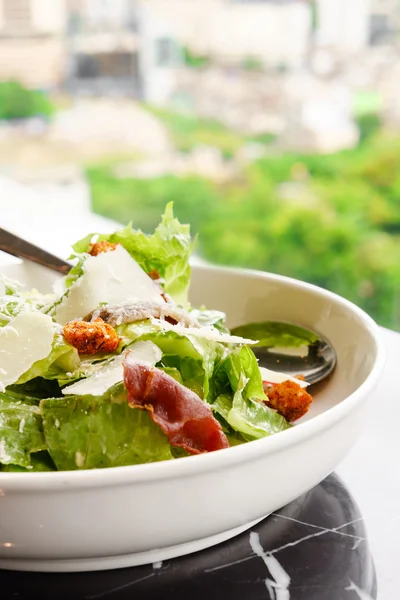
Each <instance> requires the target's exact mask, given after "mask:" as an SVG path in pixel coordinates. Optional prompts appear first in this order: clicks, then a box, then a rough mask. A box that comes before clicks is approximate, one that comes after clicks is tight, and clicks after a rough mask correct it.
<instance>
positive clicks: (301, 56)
mask: <svg viewBox="0 0 400 600" xmlns="http://www.w3.org/2000/svg"><path fill="white" fill-rule="evenodd" d="M399 32H400V0H314V1H312V0H310V1H308V0H0V225H2V226H3V227H6V228H7V227H8V228H10V229H12V230H16V231H17V232H18V233H20V234H23V235H26V236H27V237H31V238H32V237H35V235H36V241H42V242H43V245H44V246H46V245H47V246H48V247H49V249H52V250H53V252H55V253H56V252H58V253H59V254H64V253H67V250H66V249H65V248H66V245H65V244H66V241H68V243H70V242H72V241H74V237H76V236H77V235H78V237H79V235H83V234H85V233H87V232H88V231H90V230H94V231H96V229H97V230H102V231H104V230H110V229H113V228H114V227H115V222H117V223H119V224H127V223H128V222H130V221H132V223H133V225H134V226H135V227H139V228H141V229H143V230H145V231H151V230H152V229H153V228H154V227H155V225H156V224H157V223H158V222H159V219H160V215H161V213H162V212H163V209H164V207H165V204H166V203H167V202H169V201H171V200H173V201H174V208H175V212H176V214H177V216H178V217H179V218H180V219H181V220H183V221H186V222H190V223H191V224H192V229H193V232H194V233H198V234H199V241H198V244H197V249H196V252H197V255H198V257H199V259H201V260H204V261H208V262H213V263H219V264H224V265H238V266H243V267H252V268H256V269H262V270H267V271H272V272H276V273H280V274H284V275H289V276H292V277H296V278H300V279H303V280H306V281H309V282H312V283H316V284H318V285H320V286H322V287H325V288H327V289H330V290H332V291H335V292H337V293H339V294H341V295H343V296H345V297H346V298H348V299H350V300H352V301H353V302H355V303H356V304H358V305H359V306H361V307H362V308H364V309H365V310H366V311H367V312H368V313H369V314H371V315H372V316H373V317H374V318H375V319H376V320H377V321H378V322H379V323H380V324H381V325H385V326H388V327H391V328H393V329H396V330H400V294H399V290H400V100H399V96H400V34H399ZM38 233H40V237H41V238H42V239H41V240H40V239H38ZM68 236H69V237H68ZM71 236H72V237H71Z"/></svg>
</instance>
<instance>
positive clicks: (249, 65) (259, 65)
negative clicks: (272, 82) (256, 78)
mask: <svg viewBox="0 0 400 600" xmlns="http://www.w3.org/2000/svg"><path fill="white" fill-rule="evenodd" d="M263 66H264V65H263V62H262V60H261V59H259V58H258V57H257V56H246V58H245V59H244V60H243V69H245V70H246V71H262V69H263Z"/></svg>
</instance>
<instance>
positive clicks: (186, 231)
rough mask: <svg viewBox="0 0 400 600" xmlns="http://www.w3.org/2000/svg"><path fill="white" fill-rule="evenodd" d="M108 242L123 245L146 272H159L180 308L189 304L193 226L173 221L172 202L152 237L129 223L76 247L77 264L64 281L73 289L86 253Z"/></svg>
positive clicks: (80, 241) (74, 247) (165, 288)
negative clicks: (119, 229) (97, 242)
mask: <svg viewBox="0 0 400 600" xmlns="http://www.w3.org/2000/svg"><path fill="white" fill-rule="evenodd" d="M95 236H96V240H97V241H107V242H111V243H114V244H121V245H122V246H123V247H124V248H125V250H127V251H128V252H129V254H130V255H131V256H132V257H133V258H134V259H135V260H136V261H137V263H138V264H139V265H140V266H141V267H142V269H143V270H144V271H146V273H150V272H151V271H157V273H158V274H159V276H160V278H161V281H162V282H163V283H162V285H163V288H164V291H165V292H166V293H167V294H169V296H171V298H172V299H173V300H174V301H175V302H176V303H177V304H180V305H183V306H185V305H187V297H188V289H189V282H190V265H189V258H190V254H191V252H192V248H193V243H192V240H191V237H190V226H189V225H182V224H181V223H180V222H179V221H178V219H175V218H174V214H173V208H172V203H169V204H167V206H166V209H165V213H164V215H163V217H162V221H161V223H160V224H159V225H158V227H157V228H156V230H155V232H154V233H153V234H152V235H146V234H145V233H143V232H142V231H140V230H135V229H133V228H132V225H131V224H129V225H128V226H127V227H125V229H123V230H121V231H116V232H115V233H111V234H100V235H96V234H94V233H91V234H89V235H87V236H85V237H84V238H83V239H81V240H79V241H78V242H77V243H76V244H74V246H73V249H74V251H75V255H73V257H72V258H77V259H78V263H77V265H76V266H75V267H73V269H72V270H71V271H70V273H69V275H68V276H67V279H66V281H65V284H66V287H70V286H71V285H72V284H73V283H74V282H75V281H76V280H77V279H78V278H79V277H80V275H81V274H82V272H83V266H84V259H85V253H87V252H88V251H89V246H90V243H91V241H92V240H93V239H94V237H95Z"/></svg>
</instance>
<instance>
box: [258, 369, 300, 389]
mask: <svg viewBox="0 0 400 600" xmlns="http://www.w3.org/2000/svg"><path fill="white" fill-rule="evenodd" d="M259 369H260V373H261V379H262V380H263V381H267V382H268V383H283V382H284V381H294V382H295V383H297V384H298V385H299V386H300V387H302V388H305V387H307V386H308V383H307V382H306V381H302V380H301V379H296V377H291V376H290V375H288V374H287V373H279V372H278V371H270V370H269V369H266V368H265V367H259Z"/></svg>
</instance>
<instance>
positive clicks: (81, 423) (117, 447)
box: [40, 384, 173, 470]
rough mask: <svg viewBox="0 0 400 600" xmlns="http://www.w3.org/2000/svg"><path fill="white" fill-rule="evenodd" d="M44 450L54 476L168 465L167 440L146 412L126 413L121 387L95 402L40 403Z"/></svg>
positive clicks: (74, 399) (86, 399) (76, 399)
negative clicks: (56, 473)
mask: <svg viewBox="0 0 400 600" xmlns="http://www.w3.org/2000/svg"><path fill="white" fill-rule="evenodd" d="M40 411H41V414H42V417H43V430H44V435H45V440H46V443H47V446H48V450H49V453H50V456H51V458H52V460H53V461H54V464H55V465H56V467H57V469H59V470H75V469H97V468H104V467H117V466H123V465H133V464H140V463H148V462H155V461H160V460H170V459H172V458H173V455H172V453H171V447H170V444H169V442H168V438H167V436H166V435H165V434H164V433H163V432H162V430H161V429H160V427H158V426H157V425H156V424H155V423H154V422H153V421H152V420H151V417H150V415H149V413H148V412H147V411H142V410H139V409H135V408H130V407H129V405H128V402H127V395H126V390H125V388H124V386H123V384H118V385H116V386H114V387H113V388H111V389H110V390H108V391H107V393H106V394H104V395H103V396H101V397H94V396H67V397H65V398H51V399H46V400H42V401H41V402H40Z"/></svg>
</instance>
